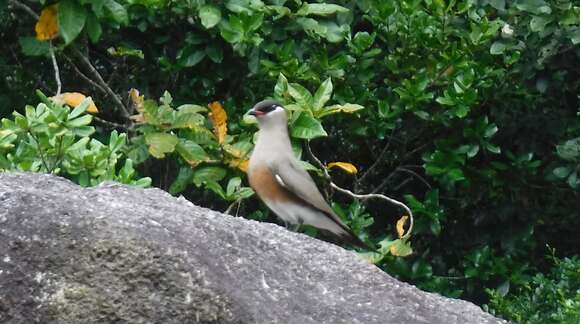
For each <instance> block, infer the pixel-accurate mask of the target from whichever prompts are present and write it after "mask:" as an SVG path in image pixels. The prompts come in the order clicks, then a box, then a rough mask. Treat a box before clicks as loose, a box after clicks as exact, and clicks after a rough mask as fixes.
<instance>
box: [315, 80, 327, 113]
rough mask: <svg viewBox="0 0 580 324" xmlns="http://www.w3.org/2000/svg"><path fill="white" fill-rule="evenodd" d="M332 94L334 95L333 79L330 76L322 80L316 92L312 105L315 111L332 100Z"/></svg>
mask: <svg viewBox="0 0 580 324" xmlns="http://www.w3.org/2000/svg"><path fill="white" fill-rule="evenodd" d="M330 96H332V80H331V79H330V78H328V79H326V80H325V81H324V82H322V84H321V85H320V87H318V90H316V93H315V94H314V98H313V105H312V108H313V109H314V111H318V110H320V109H321V108H322V107H324V105H325V104H326V103H327V102H328V100H330Z"/></svg>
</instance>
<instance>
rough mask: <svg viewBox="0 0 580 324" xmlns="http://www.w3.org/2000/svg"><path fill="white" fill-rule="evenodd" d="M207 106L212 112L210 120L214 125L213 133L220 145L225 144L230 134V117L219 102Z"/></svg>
mask: <svg viewBox="0 0 580 324" xmlns="http://www.w3.org/2000/svg"><path fill="white" fill-rule="evenodd" d="M207 106H208V107H209V110H210V113H209V118H210V119H211V122H212V124H213V133H214V134H215V136H216V137H217V140H218V143H219V144H223V143H224V142H225V140H226V134H227V132H228V115H227V114H226V111H225V110H224V108H223V107H222V105H221V104H220V103H219V102H217V101H214V102H212V103H210V104H209V105H207Z"/></svg>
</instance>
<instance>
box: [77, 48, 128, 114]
mask: <svg viewBox="0 0 580 324" xmlns="http://www.w3.org/2000/svg"><path fill="white" fill-rule="evenodd" d="M73 51H74V53H75V55H76V56H77V57H78V58H79V59H80V60H81V62H82V63H83V64H84V65H85V66H86V67H87V69H88V70H89V72H90V73H91V74H92V75H93V77H94V78H95V79H96V80H97V83H99V84H100V85H101V87H103V88H104V89H105V90H106V92H107V94H108V95H109V96H111V97H112V98H113V101H114V102H115V104H116V105H117V106H118V107H119V109H120V110H121V114H122V115H123V117H124V118H125V119H126V120H127V122H128V123H130V122H131V119H129V116H130V113H129V110H128V109H127V107H125V105H124V104H123V102H122V101H121V99H120V98H119V96H118V95H117V94H116V93H115V92H114V91H113V89H111V87H109V85H108V84H107V83H106V82H105V80H103V77H102V76H101V74H100V73H99V71H97V69H96V68H95V67H94V66H93V64H91V61H89V59H88V58H87V57H86V56H85V55H83V54H82V53H81V52H80V51H79V50H78V49H77V48H74V47H73Z"/></svg>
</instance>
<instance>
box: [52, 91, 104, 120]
mask: <svg viewBox="0 0 580 324" xmlns="http://www.w3.org/2000/svg"><path fill="white" fill-rule="evenodd" d="M86 98H87V96H85V95H84V94H82V93H80V92H63V93H61V94H60V95H58V96H54V97H50V99H51V100H52V101H53V102H54V103H56V104H59V105H67V106H69V107H72V108H76V107H78V106H79V105H80V104H81V103H83V101H84V100H85V99H86ZM83 112H84V111H83ZM86 112H88V113H91V114H97V113H98V112H99V109H98V108H97V106H96V105H95V103H94V102H93V100H92V99H91V98H90V97H89V101H88V106H87V108H86ZM76 116H78V115H76ZM76 116H75V117H76Z"/></svg>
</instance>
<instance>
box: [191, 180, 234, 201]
mask: <svg viewBox="0 0 580 324" xmlns="http://www.w3.org/2000/svg"><path fill="white" fill-rule="evenodd" d="M194 181H195V180H194ZM204 183H205V187H206V188H208V189H209V190H211V191H213V192H214V193H216V194H217V195H218V196H220V197H221V198H222V199H223V200H229V199H228V197H227V195H226V193H225V192H224V189H223V188H222V186H220V184H219V183H217V182H216V181H211V180H210V181H206V182H204Z"/></svg>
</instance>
